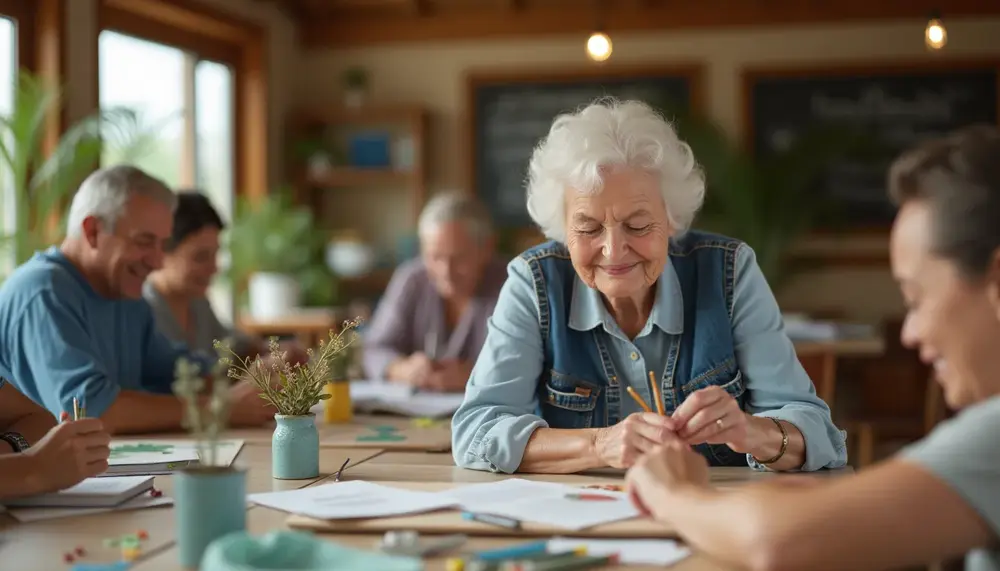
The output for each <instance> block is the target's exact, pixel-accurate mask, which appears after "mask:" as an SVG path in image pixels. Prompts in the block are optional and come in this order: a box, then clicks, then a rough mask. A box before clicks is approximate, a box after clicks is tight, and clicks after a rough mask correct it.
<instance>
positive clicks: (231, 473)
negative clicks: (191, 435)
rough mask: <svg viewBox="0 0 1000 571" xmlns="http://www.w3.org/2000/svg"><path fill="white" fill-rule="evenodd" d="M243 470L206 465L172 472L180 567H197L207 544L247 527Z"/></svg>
mask: <svg viewBox="0 0 1000 571" xmlns="http://www.w3.org/2000/svg"><path fill="white" fill-rule="evenodd" d="M246 475H247V474H246V471H245V470H242V469H239V468H229V467H225V468H223V467H214V466H205V467H198V468H189V469H186V470H181V471H180V472H177V473H176V474H175V475H174V504H175V507H174V511H175V512H176V514H177V547H178V551H179V552H180V563H181V567H183V568H185V569H197V568H198V567H199V565H200V563H201V557H202V554H204V552H205V549H206V548H207V547H208V544H210V543H212V542H213V541H215V540H216V539H218V538H220V537H222V536H224V535H226V534H229V533H232V532H234V531H245V530H246V527H247V517H246V515H247V497H246V496H247V493H246V488H247V484H246Z"/></svg>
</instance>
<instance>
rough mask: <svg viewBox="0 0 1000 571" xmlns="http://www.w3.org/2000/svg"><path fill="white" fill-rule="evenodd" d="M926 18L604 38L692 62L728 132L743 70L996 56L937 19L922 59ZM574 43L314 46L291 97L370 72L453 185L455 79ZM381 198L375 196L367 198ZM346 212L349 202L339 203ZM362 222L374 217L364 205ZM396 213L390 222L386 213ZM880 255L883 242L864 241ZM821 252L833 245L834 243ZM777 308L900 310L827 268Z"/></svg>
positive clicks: (878, 274)
mask: <svg viewBox="0 0 1000 571" xmlns="http://www.w3.org/2000/svg"><path fill="white" fill-rule="evenodd" d="M924 23H925V22H921V21H909V22H898V23H888V24H877V25H875V24H873V25H850V26H814V27H799V28H794V29H756V30H728V31H701V32H679V31H671V32H662V33H655V34H613V35H612V40H613V41H614V54H613V56H612V59H611V60H610V62H609V65H614V64H626V63H627V64H642V63H649V64H659V63H669V62H703V63H704V65H706V71H707V74H706V75H707V85H706V97H707V99H708V101H707V106H708V109H709V110H710V112H711V113H712V114H713V115H714V116H715V117H716V118H717V119H718V120H719V121H720V122H721V123H722V124H723V125H724V126H725V127H727V128H728V129H729V130H730V131H732V132H733V133H734V134H739V133H740V131H741V128H742V125H741V122H742V118H741V112H742V111H741V101H740V89H739V88H740V82H739V78H740V76H739V74H740V69H741V68H742V67H744V66H747V65H772V64H775V65H776V64H789V65H795V64H808V65H811V64H817V63H821V62H824V61H826V62H843V61H847V62H854V61H892V60H894V59H896V60H898V59H911V60H912V59H916V58H927V57H953V58H963V57H965V58H968V57H981V56H995V57H998V59H1000V41H997V39H996V38H997V37H1000V19H980V20H963V21H959V20H953V21H947V22H946V24H947V26H948V31H949V42H950V43H949V45H948V47H947V50H946V51H945V52H944V53H943V54H940V55H938V54H934V55H933V56H932V55H929V54H927V53H926V51H925V49H924V46H923V25H924ZM585 39H586V38H585V37H582V36H581V37H561V38H551V39H542V40H523V41H522V40H519V41H492V42H463V43H435V44H424V45H400V46H392V47H379V48H366V49H357V50H317V51H311V52H306V53H305V54H303V55H302V57H301V61H300V62H299V64H298V66H297V68H296V70H297V71H296V73H295V74H294V78H295V80H296V81H295V83H294V84H293V85H292V97H291V100H292V101H293V102H294V103H295V104H302V105H333V104H336V103H337V101H338V100H337V97H338V94H339V74H340V71H342V70H343V69H344V68H345V67H346V66H350V65H359V64H360V65H363V66H365V67H367V68H368V69H369V71H370V74H371V85H372V95H373V100H374V101H377V102H380V103H418V104H422V105H425V106H426V107H427V108H429V109H430V111H431V113H432V116H433V120H432V121H433V123H432V124H433V127H432V133H431V148H430V153H431V179H432V190H440V189H442V188H448V187H456V186H458V185H460V184H462V183H463V180H464V174H463V169H464V168H465V166H464V165H463V163H462V161H463V158H462V157H463V156H464V155H463V152H462V146H463V145H464V144H465V143H466V141H465V138H464V137H465V135H464V131H463V130H462V129H463V125H462V115H463V113H464V111H465V110H464V108H463V107H464V105H465V84H464V80H463V74H464V73H465V72H466V71H468V70H482V69H491V68H511V67H512V68H515V69H530V68H532V67H552V66H559V67H572V66H579V67H583V66H587V65H590V62H589V60H587V58H586V56H585V54H584V50H583V46H584V41H585ZM376 200H380V201H387V200H388V199H386V198H384V197H383V198H380V199H376ZM339 202H340V205H341V206H342V207H344V206H345V204H346V208H352V206H351V205H350V204H349V202H351V201H347V200H342V201H339ZM364 210H365V211H366V212H367V213H368V214H367V216H365V215H364V214H365V213H364V212H360V213H359V216H360V217H361V218H369V219H370V220H369V221H371V220H374V219H375V218H373V216H384V214H380V213H379V211H381V212H384V210H383V209H381V208H380V209H378V210H376V211H375V212H376V214H374V215H373V214H371V212H372V211H371V210H368V209H364ZM393 218H395V217H393ZM381 238H382V239H383V241H384V237H381ZM865 245H866V246H868V247H875V248H876V249H882V250H884V249H885V243H884V240H881V241H879V242H877V243H875V244H865ZM831 247H834V248H839V247H842V246H841V245H840V244H837V243H834V244H832V246H831ZM779 297H780V298H781V301H782V304H783V305H784V306H785V307H787V308H803V307H804V308H839V309H842V310H844V311H846V312H847V313H848V314H849V315H851V316H853V317H855V318H860V319H878V318H880V317H882V316H884V315H890V314H895V313H898V312H899V311H900V310H901V302H900V298H899V294H898V292H897V290H896V287H895V285H894V284H893V282H892V280H891V278H890V276H889V272H888V268H867V269H866V268H858V269H849V268H830V269H829V270H826V271H823V272H818V273H811V274H809V275H804V276H801V277H800V278H798V279H795V280H793V281H792V282H791V283H789V284H788V286H787V287H786V288H784V289H783V291H782V292H780V296H779Z"/></svg>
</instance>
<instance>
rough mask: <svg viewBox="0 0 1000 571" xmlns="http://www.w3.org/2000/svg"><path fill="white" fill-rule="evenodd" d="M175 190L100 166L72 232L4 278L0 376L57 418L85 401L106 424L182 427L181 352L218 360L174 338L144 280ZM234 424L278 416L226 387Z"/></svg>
mask: <svg viewBox="0 0 1000 571" xmlns="http://www.w3.org/2000/svg"><path fill="white" fill-rule="evenodd" d="M175 204H176V197H175V196H174V193H173V192H172V191H171V190H170V189H169V188H167V186H166V185H165V184H163V183H162V182H161V181H159V180H157V179H155V178H153V177H151V176H149V175H147V174H146V173H144V172H143V171H141V170H139V169H137V168H135V167H130V166H115V167H110V168H106V169H102V170H99V171H96V172H95V173H93V174H92V175H90V176H89V177H88V178H87V180H85V181H84V182H83V184H82V185H81V186H80V189H79V190H78V191H77V193H76V195H75V196H74V197H73V203H72V205H71V206H70V211H69V220H68V228H67V237H66V239H65V240H64V241H63V243H62V245H61V246H59V247H52V248H50V249H48V250H46V251H44V252H38V253H36V254H35V256H34V257H33V258H31V260H29V261H28V262H26V263H25V264H23V265H22V266H20V267H19V268H17V270H15V271H14V273H13V274H12V275H11V276H10V278H8V279H7V281H5V282H4V284H3V286H2V287H0V331H3V332H4V335H3V336H2V337H0V376H2V377H4V378H6V379H8V380H10V382H11V384H13V385H14V386H16V387H17V388H18V390H19V391H21V392H22V393H23V394H24V395H26V396H28V397H29V398H31V399H32V400H34V401H35V402H37V403H39V404H40V405H42V406H44V407H45V408H47V409H48V410H49V411H50V412H51V413H52V414H53V415H55V416H56V417H58V416H59V414H60V413H61V412H62V411H67V410H73V398H74V397H79V398H82V399H83V400H84V402H85V403H86V408H87V414H88V415H89V416H98V417H101V419H102V420H103V422H104V426H105V428H107V430H108V432H111V433H141V432H153V431H164V430H178V429H180V427H181V419H182V412H183V408H182V404H181V402H180V400H179V399H177V398H176V397H174V396H173V395H172V394H171V383H172V381H173V378H174V367H175V364H176V362H177V359H178V358H180V357H186V358H188V359H190V360H194V361H198V362H199V363H200V364H201V365H202V367H203V370H205V369H207V368H208V367H209V366H211V364H212V362H213V359H212V357H210V356H207V355H199V354H195V353H191V352H190V351H188V349H187V347H186V346H184V345H181V344H174V343H172V342H170V341H169V340H167V338H166V337H164V336H163V335H162V334H161V333H160V332H159V331H158V330H157V328H156V326H155V322H154V320H153V315H152V312H151V310H150V308H149V305H147V304H146V302H145V301H143V299H142V284H143V282H144V281H145V279H146V277H147V276H148V275H149V273H150V272H151V271H153V270H155V269H157V268H159V267H160V266H161V265H162V261H163V244H164V242H165V241H166V240H167V239H169V238H170V233H171V229H172V224H173V217H172V211H173V208H174V205H175ZM231 390H232V393H231V396H232V399H233V408H232V415H231V422H232V423H233V424H236V425H259V424H263V423H264V422H266V421H267V420H269V418H271V417H272V416H273V414H274V411H273V409H272V410H268V409H267V408H265V407H264V406H262V404H261V401H260V399H259V398H258V396H257V394H256V391H255V390H254V389H253V387H251V386H250V385H249V384H247V383H244V382H240V383H237V384H235V385H234V386H233V388H232V389H231Z"/></svg>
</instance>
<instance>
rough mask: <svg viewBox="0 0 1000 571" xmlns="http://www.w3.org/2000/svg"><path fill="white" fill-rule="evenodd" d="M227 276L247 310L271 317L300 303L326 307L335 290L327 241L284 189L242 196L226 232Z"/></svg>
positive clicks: (259, 317) (310, 214) (266, 317)
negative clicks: (244, 299) (255, 196)
mask: <svg viewBox="0 0 1000 571" xmlns="http://www.w3.org/2000/svg"><path fill="white" fill-rule="evenodd" d="M226 243H227V245H228V248H229V258H230V259H229V265H228V268H227V269H226V275H227V276H228V277H229V278H230V280H231V281H232V283H233V284H234V286H235V290H236V291H237V292H238V293H239V294H241V298H242V294H243V293H246V297H247V298H248V301H249V306H250V314H251V315H253V317H254V318H256V319H262V320H267V319H274V318H278V317H282V316H284V315H287V314H288V313H289V312H292V311H294V310H295V309H296V308H299V307H301V306H302V305H330V304H331V303H332V301H333V297H334V295H335V293H336V290H335V288H336V283H335V280H334V277H333V275H332V274H331V273H330V271H329V269H328V268H327V267H326V264H325V263H324V260H323V255H324V248H325V239H324V236H323V234H322V233H321V232H318V231H317V229H316V225H315V222H314V217H313V213H312V211H311V210H310V209H309V208H308V207H305V206H301V205H296V204H294V203H293V202H292V199H291V196H290V193H289V192H288V191H287V190H284V189H282V190H278V191H277V192H273V193H270V194H268V195H267V196H265V197H263V198H261V199H259V200H256V201H253V200H251V199H248V198H242V199H241V200H240V201H239V203H238V204H237V209H236V216H235V217H234V219H233V223H232V224H231V225H230V226H229V228H228V230H227V232H226Z"/></svg>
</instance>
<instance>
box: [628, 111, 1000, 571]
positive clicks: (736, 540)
mask: <svg viewBox="0 0 1000 571" xmlns="http://www.w3.org/2000/svg"><path fill="white" fill-rule="evenodd" d="M889 188H890V192H891V195H892V198H893V199H894V201H895V203H896V204H897V205H898V206H899V211H898V213H897V215H896V220H895V222H894V224H893V228H892V233H891V237H890V255H891V264H892V273H893V274H894V276H895V278H896V280H897V281H898V282H899V286H900V289H901V290H902V292H903V298H904V300H905V301H906V307H907V311H906V319H905V321H904V323H903V328H902V331H901V333H900V336H901V339H902V342H903V344H904V345H905V346H907V347H910V348H913V349H915V350H917V351H919V354H920V358H921V360H923V361H924V362H925V363H927V364H928V365H931V366H933V370H934V377H935V379H936V381H937V382H938V383H940V385H941V387H942V389H943V393H944V399H945V401H946V402H947V403H948V405H949V407H951V408H952V409H959V410H960V412H959V413H958V414H957V415H956V416H955V417H953V418H952V419H950V420H947V421H945V422H944V423H942V424H940V425H938V426H937V427H936V428H935V429H934V430H933V431H932V432H931V433H930V434H929V435H928V436H926V437H925V438H924V439H922V440H920V441H919V442H916V443H914V444H911V445H909V446H908V447H906V448H904V449H903V450H902V451H901V452H900V453H899V454H897V455H896V456H895V457H893V458H891V459H889V460H887V461H885V462H881V463H879V464H877V465H875V466H872V467H871V468H868V469H864V470H861V471H860V472H859V473H858V474H857V475H854V476H844V477H838V478H800V479H790V478H784V477H781V478H775V479H773V480H769V481H767V482H766V483H762V484H756V485H748V486H743V487H740V489H738V490H719V489H715V488H713V487H712V486H710V485H709V482H708V469H707V466H706V464H705V461H704V458H702V457H700V456H699V455H697V454H696V453H694V452H692V451H690V450H688V449H686V448H685V447H683V446H680V445H674V444H671V445H667V446H665V447H661V448H656V449H654V450H652V451H651V452H650V453H649V454H647V455H645V456H643V457H642V458H641V459H640V460H639V462H638V463H637V464H636V465H635V466H634V467H633V468H632V469H631V470H630V471H629V473H628V475H627V481H628V487H629V491H630V494H631V496H632V498H633V501H634V502H635V503H636V504H637V505H638V506H639V507H640V509H642V510H644V511H646V512H647V513H649V514H651V515H652V517H654V518H655V519H657V520H659V521H662V522H665V523H666V524H667V525H668V526H670V528H671V529H673V530H675V531H676V532H677V533H678V534H679V535H680V537H681V538H683V540H684V541H685V542H686V543H687V544H688V545H690V546H691V547H692V548H694V549H697V550H699V551H701V552H703V553H706V554H707V555H709V556H711V557H712V558H713V559H717V560H719V561H722V562H725V563H729V564H733V565H738V566H741V567H743V566H746V567H749V568H750V569H766V570H771V569H779V570H780V569H851V570H854V571H865V570H867V569H871V570H875V569H904V568H913V567H916V566H922V565H926V564H929V563H936V562H940V561H948V560H950V559H951V558H953V557H962V556H964V558H965V568H966V569H967V570H968V571H998V570H1000V548H998V546H1000V448H998V447H997V445H996V437H997V434H1000V351H997V345H998V343H1000V129H997V127H996V126H995V125H990V126H973V127H968V128H965V129H961V130H958V131H956V132H954V133H952V134H950V135H948V136H945V137H941V138H937V139H934V140H930V141H927V142H925V143H923V144H921V145H919V146H917V147H915V148H913V149H911V150H910V151H908V152H906V153H904V154H903V155H902V156H901V157H900V158H899V159H898V160H897V161H896V162H895V164H894V165H893V166H892V169H891V171H890V174H889ZM792 484H795V485H792Z"/></svg>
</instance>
